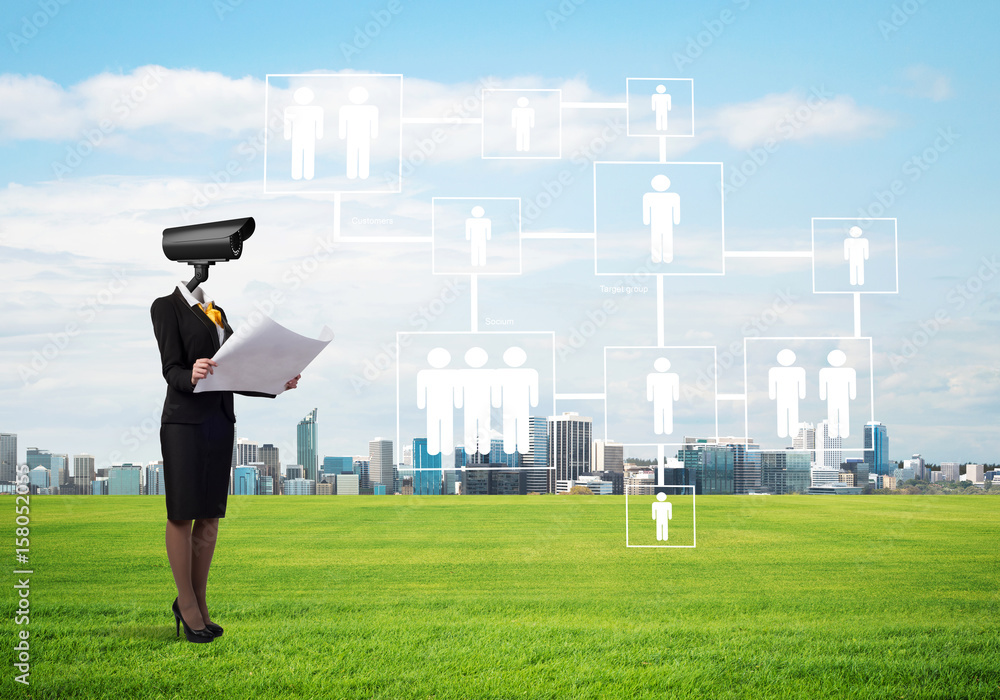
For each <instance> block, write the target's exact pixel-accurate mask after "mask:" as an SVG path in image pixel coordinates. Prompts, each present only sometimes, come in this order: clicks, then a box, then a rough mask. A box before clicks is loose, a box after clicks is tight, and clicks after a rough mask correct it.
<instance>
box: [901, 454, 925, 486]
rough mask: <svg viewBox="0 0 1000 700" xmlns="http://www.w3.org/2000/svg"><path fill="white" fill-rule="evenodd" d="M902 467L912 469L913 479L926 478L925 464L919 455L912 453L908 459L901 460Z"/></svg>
mask: <svg viewBox="0 0 1000 700" xmlns="http://www.w3.org/2000/svg"><path fill="white" fill-rule="evenodd" d="M903 469H911V470H912V471H913V476H912V477H911V478H913V479H920V480H924V481H926V480H927V465H926V464H925V463H924V458H923V457H921V456H920V455H918V454H917V455H913V456H912V457H911V458H910V459H904V460H903Z"/></svg>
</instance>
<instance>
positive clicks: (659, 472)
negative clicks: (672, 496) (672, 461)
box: [656, 444, 666, 486]
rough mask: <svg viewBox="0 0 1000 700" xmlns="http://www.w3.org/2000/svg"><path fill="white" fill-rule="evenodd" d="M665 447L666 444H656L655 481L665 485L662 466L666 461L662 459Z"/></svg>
mask: <svg viewBox="0 0 1000 700" xmlns="http://www.w3.org/2000/svg"><path fill="white" fill-rule="evenodd" d="M665 447H666V446H665V445H663V444H659V445H657V446H656V483H657V484H659V485H660V486H666V484H664V483H663V467H664V466H665V465H666V462H665V460H664V459H663V457H664V453H665V452H666V450H665V449H664V448H665Z"/></svg>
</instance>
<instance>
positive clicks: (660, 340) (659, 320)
mask: <svg viewBox="0 0 1000 700" xmlns="http://www.w3.org/2000/svg"><path fill="white" fill-rule="evenodd" d="M656 344H657V346H659V347H661V348H662V347H663V346H664V328H663V275H657V276H656Z"/></svg>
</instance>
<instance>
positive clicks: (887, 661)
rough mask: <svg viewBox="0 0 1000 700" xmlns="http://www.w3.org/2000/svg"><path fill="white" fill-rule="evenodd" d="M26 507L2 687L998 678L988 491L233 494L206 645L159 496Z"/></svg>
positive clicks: (421, 693) (716, 692) (938, 689)
mask: <svg viewBox="0 0 1000 700" xmlns="http://www.w3.org/2000/svg"><path fill="white" fill-rule="evenodd" d="M0 504H5V508H6V509H8V512H10V513H11V515H10V522H11V528H12V529H13V519H14V516H13V507H14V504H13V498H12V497H3V498H0ZM630 506H631V499H630ZM31 507H32V510H31V517H32V532H31V547H32V554H31V556H32V560H31V565H32V566H33V568H34V570H35V574H34V576H32V579H31V581H32V589H31V601H32V605H31V609H32V622H31V626H30V629H31V633H32V636H31V654H32V675H31V686H30V687H29V688H24V687H23V686H21V685H19V684H16V683H14V682H13V680H12V679H13V676H14V675H15V672H14V670H13V668H12V666H11V664H10V663H8V665H7V667H6V668H7V671H6V672H5V676H4V679H3V681H2V686H0V687H2V688H3V691H2V695H3V697H36V698H55V697H59V698H75V697H80V698H99V697H109V698H117V699H132V698H147V697H148V698H172V697H177V698H213V699H214V698H227V699H228V698H270V697H313V698H437V699H441V698H644V697H649V698H675V697H676V698H768V697H781V698H809V699H811V700H814V699H816V698H948V699H951V698H997V697H1000V576H998V574H1000V553H998V552H1000V550H998V547H997V534H998V529H997V526H998V524H1000V512H998V507H1000V500H997V499H995V498H990V497H968V496H965V497H963V496H857V497H854V496H772V497H752V496H751V497H740V496H728V497H727V496H721V497H709V496H706V497H699V498H698V500H697V514H698V533H697V534H698V546H697V548H696V549H668V550H665V549H626V547H625V533H624V502H623V499H622V498H621V497H609V496H605V497H587V496H566V497H557V496H528V497H503V496H501V497H468V496H465V497H401V496H396V497H370V496H369V497H364V496H363V497H339V496H338V497H323V496H319V497H298V498H294V497H231V498H230V506H229V517H227V518H226V519H225V520H224V521H223V525H222V528H221V534H220V540H219V548H218V551H217V553H216V558H215V564H214V567H213V572H212V578H211V581H210V584H209V604H210V608H211V610H212V617H213V618H214V619H215V620H216V621H217V622H219V623H220V624H222V625H224V626H225V628H226V633H225V636H224V637H222V638H220V639H218V640H216V641H214V642H213V643H211V644H204V645H195V644H189V643H187V642H185V641H184V640H183V637H182V638H181V640H179V641H178V640H175V638H174V623H173V618H172V615H171V613H170V610H169V607H170V603H171V602H172V601H173V598H174V595H175V592H174V589H173V582H172V579H171V575H170V569H169V567H168V566H167V560H166V555H165V553H164V549H163V518H164V512H165V511H164V507H163V503H162V499H159V498H154V497H128V496H118V497H114V496H112V497H75V496H50V497H32V499H31ZM9 556H11V557H13V547H12V548H11V551H10V555H9ZM11 568H13V567H11ZM10 570H11V569H10V568H9V569H8V572H9V571H10ZM7 575H8V577H9V576H10V574H9V573H8V574H7ZM6 590H7V591H8V592H7V593H6V594H5V595H4V596H3V606H4V617H5V619H7V620H12V619H13V609H14V604H15V602H14V601H15V598H14V594H13V589H12V588H11V587H10V586H7V587H6ZM8 629H9V630H12V629H13V625H12V624H11V623H10V622H8ZM7 639H8V640H11V636H7ZM12 646H13V643H12V642H11V644H10V646H7V649H8V651H7V656H6V658H8V659H12V655H13V652H12V651H11V649H12ZM11 663H12V662H11Z"/></svg>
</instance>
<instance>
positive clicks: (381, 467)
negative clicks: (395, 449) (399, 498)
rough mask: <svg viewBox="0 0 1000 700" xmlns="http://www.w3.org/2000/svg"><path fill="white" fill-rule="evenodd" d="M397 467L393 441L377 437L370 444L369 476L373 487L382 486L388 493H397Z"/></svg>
mask: <svg viewBox="0 0 1000 700" xmlns="http://www.w3.org/2000/svg"><path fill="white" fill-rule="evenodd" d="M395 471H396V465H395V464H394V463H393V460H392V440H387V439H385V438H380V437H377V438H375V439H374V440H372V441H371V442H369V443H368V476H369V479H370V480H371V483H372V485H374V484H382V485H383V486H385V491H386V493H395V488H396V484H395Z"/></svg>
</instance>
